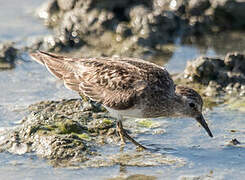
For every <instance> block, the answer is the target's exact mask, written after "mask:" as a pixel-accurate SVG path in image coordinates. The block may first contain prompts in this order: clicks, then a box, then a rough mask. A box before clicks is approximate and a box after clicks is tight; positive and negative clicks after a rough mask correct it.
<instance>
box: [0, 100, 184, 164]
mask: <svg viewBox="0 0 245 180" xmlns="http://www.w3.org/2000/svg"><path fill="white" fill-rule="evenodd" d="M28 109H29V115H27V116H26V117H25V118H23V119H22V122H21V124H20V125H18V126H16V127H13V128H2V129H0V152H3V151H6V152H9V153H13V154H19V155H22V154H25V153H28V152H33V153H35V154H36V155H37V156H39V157H42V158H45V159H47V160H48V162H50V163H51V164H52V165H53V166H62V167H67V166H69V167H70V166H75V167H78V168H86V167H105V166H114V165H121V164H123V165H128V166H158V165H161V164H164V165H170V166H175V167H179V166H183V165H184V164H185V161H184V160H183V159H180V158H175V157H170V156H165V155H162V154H160V153H151V152H149V151H136V150H133V151H128V150H127V151H125V152H120V153H118V149H119V148H120V147H119V146H118V142H119V140H120V138H119V137H118V136H117V135H116V130H115V121H114V119H113V118H111V117H110V116H108V113H107V112H106V111H105V110H104V108H102V107H101V105H99V104H96V103H93V102H90V101H84V100H82V99H70V100H61V101H42V102H39V103H36V104H33V105H31V106H29V108H28ZM105 145H107V146H105ZM114 145H116V146H115V148H117V150H115V151H114V152H113V151H111V150H110V151H109V152H107V150H106V148H109V147H108V146H114ZM104 146H105V147H104ZM101 149H105V150H104V151H103V150H101Z"/></svg>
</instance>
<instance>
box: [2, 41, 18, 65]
mask: <svg viewBox="0 0 245 180" xmlns="http://www.w3.org/2000/svg"><path fill="white" fill-rule="evenodd" d="M16 55H17V49H16V48H14V47H13V43H10V42H7V43H1V44H0V69H11V68H13V67H14V61H15V59H16Z"/></svg>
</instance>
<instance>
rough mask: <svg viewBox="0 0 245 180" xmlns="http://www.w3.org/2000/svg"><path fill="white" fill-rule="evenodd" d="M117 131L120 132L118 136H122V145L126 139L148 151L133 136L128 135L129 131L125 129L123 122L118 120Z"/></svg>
mask: <svg viewBox="0 0 245 180" xmlns="http://www.w3.org/2000/svg"><path fill="white" fill-rule="evenodd" d="M117 131H118V134H119V135H120V138H121V143H122V144H125V138H127V139H128V140H130V141H131V142H132V143H134V144H135V145H136V146H138V147H140V148H142V149H147V148H146V147H144V146H142V145H141V144H140V143H138V142H137V141H135V140H134V139H133V138H132V137H131V136H129V135H128V133H127V131H126V130H125V129H124V128H123V125H122V121H121V120H118V122H117Z"/></svg>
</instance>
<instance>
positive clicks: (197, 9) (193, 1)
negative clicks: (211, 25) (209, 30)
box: [187, 0, 210, 16]
mask: <svg viewBox="0 0 245 180" xmlns="http://www.w3.org/2000/svg"><path fill="white" fill-rule="evenodd" d="M209 7H210V2H209V0H190V1H189V4H188V7H187V8H188V10H187V11H188V12H189V13H190V15H191V16H200V15H202V14H204V12H205V10H206V9H208V8H209Z"/></svg>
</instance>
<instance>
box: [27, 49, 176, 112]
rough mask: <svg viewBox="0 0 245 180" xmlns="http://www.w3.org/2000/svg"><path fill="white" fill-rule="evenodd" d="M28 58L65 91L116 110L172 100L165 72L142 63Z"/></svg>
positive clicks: (172, 89) (133, 60)
mask: <svg viewBox="0 0 245 180" xmlns="http://www.w3.org/2000/svg"><path fill="white" fill-rule="evenodd" d="M31 56H32V57H33V58H34V59H35V60H36V61H38V62H39V63H41V64H44V65H45V66H46V67H47V68H48V69H49V71H50V72H51V73H52V74H54V75H55V76H56V77H58V78H59V79H61V80H63V81H64V84H65V85H66V87H68V88H70V89H72V90H75V91H77V92H79V93H82V94H84V95H85V96H87V97H89V98H90V99H92V100H94V101H97V102H100V103H102V104H103V105H104V106H106V107H109V108H112V109H115V110H126V109H130V108H133V107H135V106H139V105H140V104H144V105H145V106H149V107H150V108H154V106H159V105H160V104H158V103H157V102H159V99H160V100H161V101H164V100H165V101H166V103H167V100H168V99H169V97H173V96H174V92H175V85H174V82H173V80H172V79H171V77H170V75H169V73H168V72H167V71H166V69H164V68H162V67H160V66H157V65H155V64H153V63H149V62H146V61H144V60H141V59H136V58H120V59H119V58H106V57H104V58H68V57H63V56H58V55H56V54H52V53H46V52H42V51H39V52H37V53H32V54H31ZM162 95H164V96H162ZM142 101H143V102H142ZM152 102H154V104H153V103H152ZM158 108H159V107H158ZM166 111H167V109H166Z"/></svg>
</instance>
